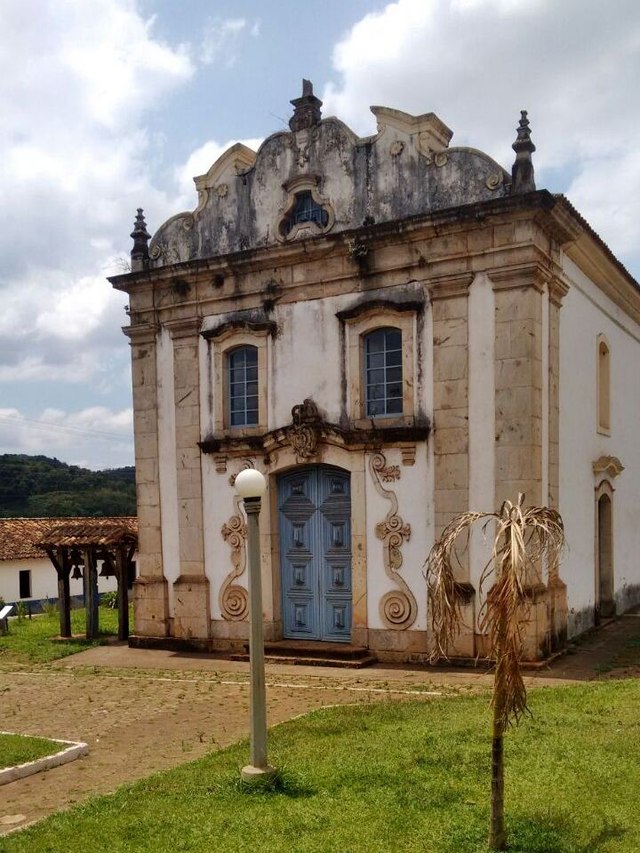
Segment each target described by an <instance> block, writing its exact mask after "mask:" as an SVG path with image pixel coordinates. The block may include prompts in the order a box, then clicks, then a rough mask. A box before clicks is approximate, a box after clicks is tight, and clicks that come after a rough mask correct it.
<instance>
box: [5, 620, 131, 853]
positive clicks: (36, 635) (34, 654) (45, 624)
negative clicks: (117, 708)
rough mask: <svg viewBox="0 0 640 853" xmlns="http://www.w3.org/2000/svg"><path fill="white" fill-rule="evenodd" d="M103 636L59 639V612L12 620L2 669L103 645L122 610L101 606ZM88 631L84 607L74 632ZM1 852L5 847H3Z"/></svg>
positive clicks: (111, 632) (60, 656)
mask: <svg viewBox="0 0 640 853" xmlns="http://www.w3.org/2000/svg"><path fill="white" fill-rule="evenodd" d="M99 610H100V614H99V623H100V634H101V636H100V637H99V638H98V639H97V640H89V641H87V640H79V639H72V640H56V639H54V638H55V637H57V636H58V634H59V633H60V618H59V616H58V614H57V613H55V614H46V613H43V614H42V615H41V616H34V617H33V618H32V619H28V618H26V617H25V618H23V619H21V620H18V619H10V620H9V633H8V634H7V635H3V636H0V666H3V665H15V664H18V665H20V664H30V663H47V662H48V661H51V660H55V659H56V658H62V657H66V656H67V655H72V654H74V653H75V652H79V651H82V649H87V648H90V647H91V646H99V645H100V644H101V643H104V641H105V639H106V638H107V637H108V636H113V635H114V634H117V633H118V611H117V610H112V609H111V608H109V607H100V608H99ZM84 630H85V614H84V608H80V609H79V610H72V611H71V631H72V633H74V634H81V633H83V632H84ZM0 849H1V848H0Z"/></svg>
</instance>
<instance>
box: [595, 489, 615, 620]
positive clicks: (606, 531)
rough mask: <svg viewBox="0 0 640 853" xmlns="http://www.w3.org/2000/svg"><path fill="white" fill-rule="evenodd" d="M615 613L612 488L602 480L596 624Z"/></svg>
mask: <svg viewBox="0 0 640 853" xmlns="http://www.w3.org/2000/svg"><path fill="white" fill-rule="evenodd" d="M615 612H616V605H615V584H614V572H613V488H612V486H611V484H610V483H609V482H607V481H606V480H603V481H602V483H600V485H599V486H598V488H597V489H596V613H595V615H596V622H597V621H599V620H600V619H606V618H607V617H609V616H615Z"/></svg>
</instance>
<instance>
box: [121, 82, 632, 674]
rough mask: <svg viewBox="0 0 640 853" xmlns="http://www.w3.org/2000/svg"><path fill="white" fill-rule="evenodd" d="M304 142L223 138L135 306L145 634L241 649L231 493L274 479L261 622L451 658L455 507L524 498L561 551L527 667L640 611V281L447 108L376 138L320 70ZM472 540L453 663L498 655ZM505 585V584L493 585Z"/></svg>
mask: <svg viewBox="0 0 640 853" xmlns="http://www.w3.org/2000/svg"><path fill="white" fill-rule="evenodd" d="M292 104H293V106H294V112H293V116H292V118H291V121H290V131H287V132H279V133H276V134H273V135H272V136H270V137H268V138H267V139H266V140H265V142H264V143H263V144H262V145H261V146H260V148H259V150H258V151H257V152H254V151H251V150H250V149H248V148H246V147H245V146H243V145H240V144H238V145H235V146H233V147H232V148H230V149H229V150H228V151H227V152H226V153H225V154H224V155H223V156H222V157H221V158H220V159H219V160H218V161H217V162H216V163H214V164H213V165H212V166H211V168H210V169H209V171H208V172H207V173H206V174H205V175H202V176H200V177H197V178H195V184H196V189H197V193H198V204H197V207H196V209H195V210H194V211H193V212H189V213H181V214H178V215H177V216H174V217H172V218H171V219H169V220H168V221H167V222H165V223H164V224H163V225H162V226H161V227H160V228H159V229H158V231H157V232H156V233H155V235H154V236H153V238H151V237H150V235H149V234H148V233H147V230H146V224H145V221H144V218H143V215H142V211H139V212H138V217H137V219H136V224H135V227H134V231H133V233H132V237H133V240H134V248H133V251H132V271H131V272H130V273H128V274H125V275H119V276H115V277H113V278H112V279H110V280H111V282H112V284H113V285H114V286H115V287H116V288H118V289H120V290H123V291H125V292H127V293H128V295H129V298H130V304H129V308H128V313H129V318H130V325H128V326H127V327H125V329H124V331H125V334H126V335H127V336H128V337H129V339H130V344H131V350H132V369H133V400H134V424H135V448H136V479H137V496H138V516H139V552H138V570H139V577H138V579H137V581H136V584H135V637H134V638H133V642H134V643H138V644H139V645H153V644H164V645H171V644H175V645H180V644H182V645H185V644H186V645H191V646H194V647H198V648H206V649H237V648H239V647H241V646H242V645H243V644H244V643H245V642H246V639H247V637H248V621H247V618H248V602H247V567H246V526H245V518H244V516H243V511H242V508H241V502H240V501H239V499H238V498H237V497H236V495H235V491H234V480H235V477H236V475H237V474H238V472H239V471H240V470H242V469H243V468H246V467H255V468H257V469H259V470H260V471H261V472H262V473H263V474H264V475H265V477H266V478H267V482H268V490H267V494H266V496H265V498H264V499H263V506H262V512H261V516H260V537H261V567H262V579H263V598H264V624H265V636H266V638H267V639H269V640H273V641H277V640H281V639H284V640H289V641H291V640H302V641H313V642H325V643H330V644H333V643H349V644H352V645H357V646H361V647H364V648H366V649H369V650H371V651H372V652H373V653H375V654H376V655H377V656H378V657H379V658H380V659H383V660H385V659H386V660H402V661H422V660H426V658H427V656H428V654H429V652H430V631H429V613H428V609H427V596H426V585H425V581H424V576H423V564H424V561H425V558H426V556H427V554H428V552H429V549H430V548H431V546H432V545H433V543H434V541H435V538H436V537H437V536H438V534H439V533H440V532H441V531H442V529H443V528H444V526H445V525H446V524H447V523H448V522H449V521H450V520H451V519H452V518H453V517H454V516H455V515H456V514H458V513H460V512H463V511H466V510H469V509H472V510H485V511H486V510H492V509H494V508H499V507H500V505H501V503H502V501H503V500H505V499H511V500H515V499H516V498H517V496H518V493H519V492H523V493H525V495H526V503H527V504H544V505H548V506H551V507H555V508H557V509H559V510H560V512H561V514H562V516H563V519H564V522H565V527H566V536H567V543H568V548H567V552H566V554H565V557H564V560H563V562H562V563H561V565H560V567H559V569H558V567H557V566H551V567H547V568H546V570H545V573H544V579H543V582H539V583H536V584H535V585H534V587H532V589H531V591H530V593H531V598H532V600H533V606H532V609H531V613H530V621H529V623H528V626H527V631H526V654H527V657H528V658H530V659H538V658H541V657H544V656H546V655H548V654H549V653H550V652H551V651H552V650H553V649H554V648H556V647H557V646H558V645H560V644H561V643H562V642H563V641H564V640H565V639H566V637H567V636H572V635H575V634H577V633H580V632H581V631H583V630H585V629H587V628H588V627H590V626H591V625H593V624H594V622H596V621H598V620H599V619H602V618H605V617H607V616H610V615H612V614H613V613H615V612H621V611H623V610H625V609H627V608H628V607H630V606H632V605H634V604H636V603H638V602H640V560H639V559H638V554H640V525H639V524H638V523H637V518H638V516H639V515H640V443H639V442H638V441H637V436H636V431H637V428H638V424H640V378H639V372H638V369H637V366H638V364H639V363H640V288H639V286H638V284H637V283H636V282H635V281H634V279H633V278H632V277H631V276H630V275H629V273H628V272H627V271H626V270H625V268H624V267H623V266H622V264H621V263H620V262H619V261H617V259H616V258H615V257H614V256H613V254H612V253H611V252H610V250H609V249H608V248H607V246H606V245H605V244H604V243H603V242H602V241H601V240H600V238H599V237H598V236H597V235H596V234H595V233H594V231H593V230H592V229H591V228H590V226H589V225H588V224H587V223H586V222H585V220H584V219H583V218H582V217H581V216H580V214H579V213H578V212H577V211H576V210H575V209H574V208H573V207H572V205H571V204H570V203H569V202H568V201H567V199H565V198H564V197H562V196H555V195H552V194H551V193H549V192H547V191H545V190H537V189H536V187H535V182H534V172H533V163H532V152H533V151H534V150H535V147H534V145H533V142H532V141H531V135H530V128H529V123H528V120H527V116H526V113H523V114H522V117H521V119H520V123H519V127H518V129H517V138H516V141H515V142H514V144H513V148H514V150H515V152H516V156H515V163H514V164H513V167H512V170H511V172H507V171H506V170H505V169H504V168H502V167H501V166H500V165H499V164H498V163H496V162H495V161H494V160H492V159H491V158H490V157H488V156H487V155H486V154H484V153H482V152H480V151H478V150H475V149H472V148H466V147H464V148H456V147H453V146H451V145H450V141H451V137H452V132H451V130H449V128H448V127H447V126H446V125H445V124H444V123H443V122H442V121H441V120H440V119H439V118H438V117H437V116H435V115H434V114H433V113H428V114H425V115H420V116H413V115H408V114H406V113H403V112H400V111H398V110H394V109H390V108H386V107H372V111H373V113H374V115H375V116H376V119H377V123H378V132H377V134H376V135H375V136H373V137H368V138H359V137H357V136H356V135H355V134H354V133H353V132H352V131H351V130H350V129H349V128H348V127H347V126H346V125H345V124H343V123H342V122H341V121H339V120H338V119H336V118H324V119H323V118H322V116H321V111H320V108H321V102H320V101H319V99H318V98H316V97H315V96H314V94H313V90H312V87H311V85H310V84H309V83H308V82H307V81H305V83H304V86H303V93H302V96H301V97H300V98H296V99H294V101H292ZM489 554H490V543H487V542H485V541H484V540H483V539H482V537H481V536H474V538H473V539H472V540H471V541H470V543H469V549H468V552H467V554H466V556H465V557H464V558H463V559H462V560H461V564H460V566H459V575H458V592H459V596H460V605H461V607H462V610H463V614H464V617H465V628H464V629H463V631H462V633H461V635H460V637H459V639H458V642H457V644H456V648H455V649H452V650H451V651H452V654H453V655H459V656H463V657H473V656H475V655H476V654H478V653H482V651H483V637H482V635H481V634H480V633H479V630H478V627H477V626H478V615H479V610H480V608H481V605H482V595H483V591H482V590H480V589H479V577H480V574H481V571H482V568H483V566H484V564H485V562H486V560H487V559H488V557H489ZM484 593H485V594H486V590H485V591H484Z"/></svg>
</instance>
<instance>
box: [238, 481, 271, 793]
mask: <svg viewBox="0 0 640 853" xmlns="http://www.w3.org/2000/svg"><path fill="white" fill-rule="evenodd" d="M235 486H236V492H237V493H238V494H239V495H240V497H241V498H242V499H243V501H244V508H245V512H246V513H247V552H248V558H249V624H250V634H249V662H250V667H251V683H250V691H251V694H250V705H251V752H250V763H249V764H247V766H246V767H243V768H242V771H241V776H242V779H243V780H244V781H245V782H256V781H258V780H260V779H264V778H268V777H270V776H272V775H273V774H274V773H275V769H274V768H273V767H270V766H269V764H268V763H267V701H266V690H265V683H264V682H265V678H264V639H263V634H262V580H261V577H260V530H259V526H258V517H259V515H260V499H261V497H262V495H263V494H264V493H265V490H266V488H267V481H266V480H265V478H264V477H263V476H262V474H261V473H260V472H259V471H256V470H255V468H247V469H246V470H244V471H241V472H240V473H239V474H238V476H237V477H236V483H235Z"/></svg>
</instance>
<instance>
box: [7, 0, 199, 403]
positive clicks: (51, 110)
mask: <svg viewBox="0 0 640 853" xmlns="http://www.w3.org/2000/svg"><path fill="white" fill-rule="evenodd" d="M0 26H1V27H2V33H3V50H2V52H1V53H0V159H1V160H2V162H3V165H4V169H3V181H2V183H1V184H0V208H1V209H2V210H3V213H4V216H3V227H2V229H0V256H1V257H2V259H3V263H2V269H1V270H0V291H2V304H3V310H2V312H1V313H0V380H2V381H15V380H16V379H20V380H22V381H23V382H29V381H32V380H33V381H38V380H42V379H47V380H50V381H56V380H58V381H63V382H72V383H74V384H78V383H80V382H87V381H91V382H92V390H94V391H95V390H96V388H99V387H102V386H103V384H104V382H105V381H107V380H106V372H105V365H108V364H111V363H112V362H113V360H114V358H115V360H116V361H117V360H118V356H117V355H114V353H117V352H118V351H120V350H121V351H122V352H123V353H124V354H125V355H127V354H128V353H127V348H126V342H124V339H123V338H122V334H121V332H120V326H122V325H123V324H124V323H125V322H126V315H125V314H124V311H123V306H124V304H125V302H126V296H124V295H123V294H120V293H115V292H113V291H112V290H111V288H110V286H109V284H108V283H107V282H106V281H105V276H106V275H107V274H108V273H110V272H115V271H118V270H116V269H115V266H116V263H115V256H116V255H117V253H118V252H119V251H121V247H122V245H123V244H124V245H126V244H127V243H128V240H127V234H128V232H129V231H130V230H131V228H130V226H131V225H132V224H133V218H134V215H135V209H136V207H137V206H138V204H139V203H140V200H141V199H144V200H145V204H146V205H147V206H148V207H149V208H150V209H151V212H152V214H153V216H154V218H156V217H157V218H158V219H160V220H162V219H163V218H166V217H167V216H169V215H170V214H171V213H172V212H174V210H175V206H174V205H175V202H174V200H173V199H171V198H169V197H168V196H167V194H166V192H164V191H162V190H159V189H157V188H156V187H154V186H153V184H152V179H151V176H150V171H149V166H148V161H149V160H150V159H151V156H150V150H149V139H148V137H147V133H146V131H145V128H144V124H143V122H144V120H145V112H146V110H148V109H149V108H153V107H154V105H157V104H159V103H161V101H162V99H163V97H164V96H166V95H167V94H168V93H170V92H171V91H172V90H173V89H175V88H176V87H178V86H181V85H183V84H184V83H185V82H186V81H188V80H189V79H190V77H191V76H192V75H193V74H194V71H195V67H194V65H193V63H192V62H191V60H190V59H189V56H188V53H187V48H186V47H184V46H181V45H179V46H178V47H175V48H174V47H170V46H169V45H167V44H165V43H163V42H162V41H161V40H159V39H158V38H157V37H156V36H155V35H154V31H153V20H144V19H143V17H142V16H141V15H140V14H139V12H138V11H137V4H136V3H135V2H133V0H92V2H91V3H86V2H83V0H69V2H66V3H60V2H57V0H5V2H4V3H3V4H2V6H1V7H0ZM125 389H126V386H125Z"/></svg>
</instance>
